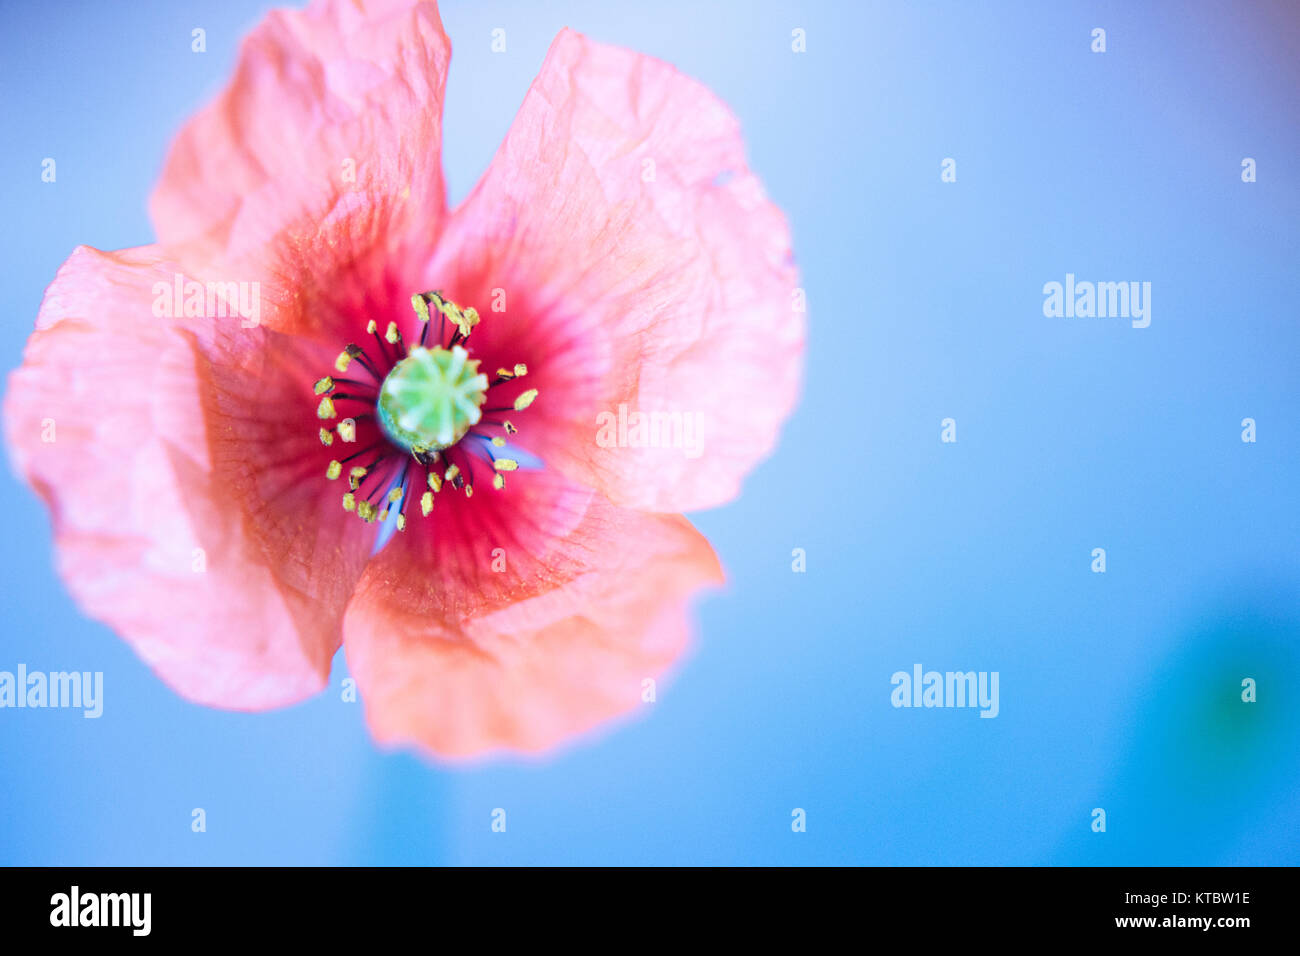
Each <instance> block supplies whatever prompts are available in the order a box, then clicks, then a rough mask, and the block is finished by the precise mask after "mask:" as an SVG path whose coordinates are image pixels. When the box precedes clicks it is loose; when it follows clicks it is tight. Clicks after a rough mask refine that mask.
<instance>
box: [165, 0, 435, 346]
mask: <svg viewBox="0 0 1300 956" xmlns="http://www.w3.org/2000/svg"><path fill="white" fill-rule="evenodd" d="M450 55H451V47H450V44H449V42H448V40H447V37H446V35H445V34H444V32H443V29H442V23H441V21H440V19H439V16H438V9H437V6H436V4H434V3H429V2H414V0H366V2H361V0H320V2H317V3H313V4H312V5H311V6H310V7H308V8H307V9H306V10H302V11H296V10H288V11H285V10H277V11H273V12H272V13H271V14H269V15H268V16H267V18H266V19H265V20H264V21H263V22H262V23H261V24H260V25H259V26H258V27H257V28H256V29H254V30H253V32H252V33H251V34H250V35H249V36H248V37H247V38H246V39H245V41H244V43H243V46H242V48H241V51H240V56H239V62H238V65H237V67H236V69H235V75H234V78H233V79H232V80H231V82H230V85H229V86H228V87H227V88H226V89H225V90H224V91H223V92H222V93H221V94H220V95H219V96H218V97H217V99H216V100H215V101H214V102H212V103H211V104H209V105H208V106H207V107H206V108H204V109H203V110H202V111H200V112H199V113H198V114H197V115H196V116H195V117H194V119H192V120H191V121H190V122H189V123H188V124H187V125H186V126H185V127H184V129H183V130H182V131H181V133H180V134H179V136H178V137H177V139H176V141H175V143H174V144H173V146H172V149H171V152H170V154H169V155H168V157H167V161H166V164H165V166H164V168H163V172H162V177H161V179H160V182H159V184H158V187H157V189H156V191H155V192H154V195H153V197H152V200H151V212H152V215H153V219H154V223H155V227H156V229H157V232H158V241H159V242H160V243H162V244H165V245H167V246H168V247H169V248H172V249H174V250H176V253H177V255H178V257H179V258H180V259H181V262H182V264H183V265H185V266H187V267H190V268H194V267H195V264H196V263H201V264H203V265H204V266H205V267H207V269H208V272H209V273H213V272H216V273H217V277H218V278H222V279H229V280H235V281H240V280H243V281H253V280H256V281H259V282H262V283H263V284H264V285H266V286H268V288H267V289H266V290H265V291H266V293H267V295H270V296H273V297H276V298H277V299H278V300H279V303H280V305H281V310H280V312H279V313H278V316H279V318H280V319H281V320H283V321H284V322H285V323H286V325H285V327H284V328H282V329H281V330H282V331H292V332H296V333H299V334H311V333H312V331H313V330H314V329H318V328H319V327H320V326H321V325H322V323H325V324H328V323H331V322H332V321H333V320H335V319H336V318H337V316H338V313H339V311H340V309H341V308H343V307H348V308H349V309H350V311H352V312H355V311H356V310H357V309H359V308H365V307H368V306H371V305H373V304H374V302H375V301H376V300H378V301H379V302H380V307H379V311H380V314H376V315H374V316H372V317H374V318H377V319H380V320H382V319H383V318H384V317H385V313H386V312H387V310H389V309H391V308H393V307H394V305H402V306H406V303H407V302H408V300H409V298H410V296H411V294H412V293H413V292H415V291H421V290H420V289H418V288H412V286H416V285H418V284H419V282H420V281H421V280H420V278H419V274H418V270H419V266H420V265H423V264H424V263H426V262H427V259H428V255H429V250H430V249H431V248H432V246H433V244H434V243H435V241H436V239H437V236H438V233H439V230H440V228H441V225H442V221H443V215H444V209H445V193H444V186H443V178H442V168H441V150H442V103H443V90H444V86H445V82H446V73H447V64H448V61H449V59H450ZM383 277H387V279H388V283H389V284H391V286H392V288H391V289H389V288H387V287H386V284H385V280H384V278H383ZM390 292H391V293H393V295H389V294H388V293H390ZM390 299H391V300H392V301H390ZM291 302H296V304H297V306H298V308H296V309H290V308H288V306H289V305H290V304H291ZM406 308H407V313H408V314H409V306H406Z"/></svg>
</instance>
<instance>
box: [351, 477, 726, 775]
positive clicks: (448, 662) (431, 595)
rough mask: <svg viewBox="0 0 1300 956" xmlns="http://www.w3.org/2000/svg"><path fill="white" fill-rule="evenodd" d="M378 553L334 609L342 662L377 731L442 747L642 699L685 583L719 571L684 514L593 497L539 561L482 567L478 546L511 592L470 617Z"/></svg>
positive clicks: (524, 736) (601, 717)
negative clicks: (340, 616)
mask: <svg viewBox="0 0 1300 956" xmlns="http://www.w3.org/2000/svg"><path fill="white" fill-rule="evenodd" d="M476 500H477V496H476ZM486 545H487V543H486V542H485V546H486ZM382 557H383V556H382V555H381V556H380V559H377V561H376V562H375V564H374V565H372V568H371V569H370V570H368V571H367V573H366V575H365V576H364V577H363V578H362V580H361V583H360V584H359V585H358V587H357V592H356V595H355V597H354V598H353V601H352V604H351V605H350V606H349V608H348V611H347V615H346V617H345V620H344V635H345V639H344V640H345V647H346V650H347V655H348V666H349V668H350V669H351V672H352V674H353V676H354V677H355V678H356V680H357V685H358V687H359V689H360V691H361V695H362V699H363V701H364V703H365V707H366V719H367V721H368V723H369V725H370V728H371V731H372V733H373V734H374V736H375V738H376V739H377V740H378V741H380V742H381V743H385V744H390V745H414V746H416V747H418V748H420V749H422V750H424V751H425V752H428V753H431V754H434V755H438V756H443V757H463V756H470V755H478V754H483V753H486V752H488V751H493V750H502V749H504V750H517V751H538V750H543V749H547V748H551V747H554V746H555V745H557V744H558V743H560V742H561V741H563V740H565V739H567V738H569V737H571V736H573V735H575V734H578V733H581V732H583V731H586V730H589V729H591V728H593V727H595V726H596V725H597V724H600V723H602V722H604V721H606V720H608V719H610V718H612V717H615V716H617V715H619V714H623V713H625V712H627V711H629V710H632V709H634V708H636V707H639V706H643V703H642V695H643V691H644V684H643V682H644V681H646V680H647V679H656V678H658V677H659V676H661V675H662V674H663V672H664V670H665V669H666V668H667V667H668V666H669V665H670V664H671V663H672V662H673V661H674V660H676V659H677V657H678V656H679V655H680V654H681V653H682V651H683V649H684V648H685V646H686V644H687V640H688V637H689V629H690V625H689V615H688V612H687V600H688V598H689V596H690V595H691V594H693V593H694V592H695V591H697V590H698V589H699V588H701V587H704V586H707V585H712V584H717V583H719V582H720V581H721V579H722V574H721V570H720V568H719V566H718V563H717V559H716V557H715V556H714V554H713V551H712V549H711V548H710V547H709V544H708V542H707V541H706V540H705V539H704V538H703V537H702V536H701V535H700V534H699V532H697V531H696V530H695V529H694V528H693V527H692V526H691V525H690V523H689V522H688V521H687V520H686V519H685V518H683V517H681V516H679V515H651V514H645V513H642V512H637V511H632V510H629V509H624V508H618V507H616V506H614V505H611V504H610V503H609V502H608V501H607V500H605V499H603V498H593V499H591V500H590V502H589V505H588V507H587V509H586V511H585V513H584V514H583V515H582V518H581V521H580V522H579V523H578V525H577V526H576V527H574V528H573V529H572V530H571V531H570V532H569V533H568V534H567V535H566V536H565V537H564V538H563V539H560V540H558V541H556V542H554V543H553V545H552V551H551V553H550V554H549V555H548V556H547V557H546V558H545V559H544V560H537V559H535V558H534V557H533V556H531V555H529V554H527V553H517V552H511V551H509V550H507V551H506V552H505V561H506V563H505V565H504V567H503V568H502V570H500V571H498V572H493V571H492V570H491V568H492V561H493V558H494V555H493V554H492V550H491V548H490V547H488V548H486V550H485V551H484V553H483V558H482V568H483V569H484V572H485V573H487V574H492V573H497V575H498V576H499V577H501V578H503V579H505V580H507V581H509V582H510V583H509V584H508V585H506V586H505V588H504V589H503V590H501V591H499V592H498V593H499V595H500V596H502V597H504V595H505V594H506V593H507V591H509V592H513V595H514V600H497V601H494V602H493V603H492V604H490V605H487V606H484V607H481V608H480V609H479V610H478V611H477V613H473V614H472V615H470V616H464V617H463V616H458V615H456V614H455V613H443V614H439V613H437V609H439V608H445V609H447V611H449V612H455V611H456V610H463V608H458V607H456V606H455V605H449V604H448V601H447V600H446V599H445V598H443V597H442V596H441V595H440V594H438V593H437V592H438V591H439V589H440V588H441V587H442V584H441V583H440V582H441V581H442V580H445V578H436V577H433V576H431V575H429V569H428V568H426V567H419V566H416V567H411V566H410V564H409V562H401V563H392V564H388V565H387V567H385V566H384V565H383V563H382ZM498 567H501V566H500V565H498ZM404 568H405V570H403V569H404ZM396 575H404V577H405V580H406V581H407V583H408V584H410V585H411V586H410V587H397V588H395V587H394V586H393V585H394V583H395V582H394V580H393V579H394V576H396ZM414 588H423V589H425V590H426V592H427V595H426V596H425V597H424V598H423V599H421V597H420V595H419V593H418V592H417V591H415V590H414Z"/></svg>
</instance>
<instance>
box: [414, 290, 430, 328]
mask: <svg viewBox="0 0 1300 956" xmlns="http://www.w3.org/2000/svg"><path fill="white" fill-rule="evenodd" d="M411 308H413V309H415V314H416V316H418V317H419V319H420V321H421V322H428V321H429V303H428V302H426V301H425V299H424V296H423V295H413V296H411Z"/></svg>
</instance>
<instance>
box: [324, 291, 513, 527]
mask: <svg viewBox="0 0 1300 956" xmlns="http://www.w3.org/2000/svg"><path fill="white" fill-rule="evenodd" d="M411 306H412V307H413V308H414V309H415V315H416V319H417V320H418V323H419V324H418V325H417V326H416V329H415V331H416V332H417V333H418V342H417V344H415V345H412V346H410V347H409V348H408V347H407V345H406V342H405V340H404V339H403V338H402V332H401V330H400V329H399V328H398V326H397V323H396V322H389V323H388V328H387V330H386V331H385V332H384V334H383V335H380V334H379V328H378V326H377V324H376V323H375V322H374V321H373V320H372V321H371V322H369V323H368V324H367V327H366V332H367V333H368V334H370V335H372V336H374V340H375V341H374V344H373V345H372V346H371V347H370V349H371V350H370V351H367V350H366V349H365V348H362V347H361V346H360V345H357V344H356V343H351V342H350V343H348V345H347V346H346V347H345V348H344V349H343V351H342V352H340V353H339V357H338V359H337V360H335V362H334V372H336V373H337V374H336V375H327V376H325V377H324V378H322V379H319V380H317V382H316V384H315V386H314V387H313V391H314V392H315V394H316V395H317V396H319V397H320V404H319V405H318V406H317V408H316V416H317V418H319V419H320V420H321V421H322V422H331V421H333V420H334V419H336V418H338V419H341V420H340V421H339V422H338V424H337V425H332V426H331V427H329V428H325V427H322V428H321V429H320V440H321V444H322V445H325V446H327V447H328V446H332V445H333V444H334V441H335V439H336V438H337V439H338V440H339V441H340V442H341V443H342V444H343V445H344V446H347V445H352V444H356V445H357V446H359V448H358V450H357V451H354V452H352V453H351V454H343V455H340V457H338V458H334V459H331V460H330V463H329V466H328V467H327V468H326V469H325V477H326V478H328V479H330V480H331V481H334V480H337V479H339V478H341V477H342V476H343V475H344V474H345V473H346V475H347V481H348V486H349V489H350V490H349V491H348V492H347V493H346V494H344V495H343V508H344V510H345V511H351V512H355V513H356V515H357V517H359V518H361V519H363V520H364V521H366V522H371V521H375V520H376V519H378V520H379V521H383V520H385V519H386V518H387V517H388V514H389V509H390V508H391V509H393V510H395V511H396V512H397V521H396V526H397V530H399V531H404V530H406V510H407V503H408V501H410V500H413V499H415V498H418V499H419V503H420V513H421V514H422V515H424V516H425V517H428V515H429V513H430V512H431V511H432V510H433V499H434V495H435V494H436V493H438V492H440V491H442V490H443V488H444V487H448V486H449V487H451V488H452V489H455V490H459V491H464V492H465V495H466V497H471V496H473V494H474V477H475V475H476V474H477V473H483V472H486V473H487V474H489V475H491V482H492V487H493V488H494V489H496V490H497V491H502V490H504V489H505V486H506V482H505V473H508V472H512V471H515V470H516V469H518V467H519V462H517V461H515V460H514V459H513V458H507V457H503V456H502V454H501V451H500V450H501V449H504V448H506V447H507V446H506V438H505V436H507V435H513V434H515V433H516V432H517V431H518V429H517V428H515V426H514V425H513V424H512V423H511V422H510V420H509V419H507V418H502V417H499V416H502V415H507V414H509V413H510V412H512V411H514V412H522V411H523V410H524V409H526V408H528V406H530V405H531V404H532V403H533V401H534V400H535V399H536V398H537V389H535V388H529V389H524V390H519V389H518V387H517V386H516V385H515V384H514V383H516V382H517V381H518V380H519V379H521V378H523V377H524V376H525V375H527V374H528V368H527V366H525V365H524V364H523V363H519V364H517V365H514V366H512V367H510V368H499V369H497V371H496V376H495V377H494V378H492V380H491V381H489V380H488V377H487V376H486V375H483V374H481V373H480V372H479V370H478V369H479V360H478V359H471V358H470V357H469V351H468V350H467V349H466V348H465V346H464V343H465V342H467V341H469V336H470V333H471V332H472V331H473V330H474V326H476V325H478V323H479V314H478V312H477V311H475V310H474V309H472V308H466V309H462V308H461V307H460V306H458V305H457V304H456V303H454V302H452V301H451V300H450V299H446V298H444V297H443V296H442V295H441V294H440V293H438V292H423V293H421V294H419V295H414V296H412V297H411ZM444 343H445V344H444ZM354 367H355V368H356V369H358V370H359V372H357V373H356V374H357V376H358V377H356V378H343V377H341V376H343V375H352V374H353V368H354ZM498 389H500V391H497V390H498ZM489 392H491V393H492V394H491V397H492V398H493V404H492V405H491V406H489V407H486V408H485V407H484V405H485V404H487V399H488V398H489ZM502 392H504V394H502ZM344 403H346V404H344ZM340 406H341V407H340ZM354 409H355V410H354Z"/></svg>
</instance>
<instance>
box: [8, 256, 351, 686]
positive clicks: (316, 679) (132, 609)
mask: <svg viewBox="0 0 1300 956" xmlns="http://www.w3.org/2000/svg"><path fill="white" fill-rule="evenodd" d="M176 270H177V266H176V265H175V264H174V263H173V262H171V261H169V260H168V258H167V257H166V256H165V255H164V254H163V252H162V251H161V250H160V249H159V248H158V247H156V246H146V247H141V248H138V249H128V250H124V251H122V252H117V253H104V252H99V251H97V250H94V249H90V248H86V247H81V248H79V249H77V250H76V251H75V252H74V253H73V255H72V256H71V258H69V260H68V261H67V262H66V263H65V264H64V265H63V267H62V268H61V269H60V270H59V273H58V275H57V276H56V277H55V280H54V282H53V283H52V284H51V285H50V287H49V289H48V290H47V292H46V296H45V300H44V302H43V303H42V306H41V311H40V315H39V317H38V319H37V323H36V331H35V332H34V333H33V334H32V336H31V339H30V340H29V342H28V346H27V350H26V353H25V355H24V361H23V365H22V367H21V368H19V369H18V370H17V371H15V372H14V373H13V374H12V375H11V377H10V380H9V390H8V394H7V396H6V400H5V409H4V413H5V427H6V431H7V434H8V439H9V444H10V447H11V449H12V451H13V457H14V460H15V463H16V466H17V468H18V471H19V472H20V473H21V474H22V475H23V476H24V477H25V478H26V479H27V480H28V481H29V482H30V483H31V484H32V486H33V487H34V488H35V490H36V491H37V492H38V493H39V494H40V496H41V497H42V498H43V499H44V500H45V502H46V504H47V505H48V506H49V508H50V512H51V515H52V518H53V525H54V534H55V544H56V550H57V554H58V566H59V571H60V573H61V575H62V577H63V579H64V581H65V582H66V584H67V587H68V589H69V590H70V591H71V592H72V593H73V595H74V596H75V597H76V599H77V600H78V601H79V603H80V604H81V606H82V607H83V608H84V610H85V611H86V613H87V614H89V615H90V616H92V617H95V618H98V619H100V620H102V621H104V622H106V623H107V624H108V625H109V626H111V627H112V628H113V629H114V630H116V631H118V632H119V633H120V634H121V635H122V636H123V637H124V638H125V639H126V640H127V641H128V642H130V643H131V644H132V646H133V647H134V648H135V649H136V651H137V652H138V653H139V654H140V656H141V657H142V658H143V659H144V660H145V661H146V662H147V663H149V665H150V666H152V667H153V668H154V669H155V670H156V671H157V672H158V673H159V675H160V676H161V677H162V678H163V679H164V680H165V681H166V682H167V683H168V684H170V685H171V686H172V687H173V688H174V689H175V690H176V691H177V692H179V693H180V694H182V695H184V696H185V697H187V698H190V699H192V700H196V701H199V702H201V703H205V704H210V705H214V706H221V707H231V708H247V709H258V708H264V707H272V706H278V705H283V704H288V703H292V702H294V701H297V700H301V699H302V698H304V697H305V696H307V695H309V694H311V693H313V692H315V691H317V690H319V689H320V688H321V686H322V685H323V684H324V682H325V680H326V679H327V676H328V674H329V668H330V662H331V658H332V656H333V654H334V652H335V650H336V649H337V648H338V645H339V643H340V640H341V631H340V619H341V616H342V610H343V607H344V605H345V603H346V601H347V598H348V596H349V594H350V592H351V589H352V586H353V583H354V582H355V581H356V579H357V577H358V576H359V575H360V572H361V568H362V566H363V564H364V561H365V559H366V556H367V553H368V549H369V543H368V541H367V540H365V539H364V537H363V536H358V537H355V538H350V537H349V536H347V535H345V534H344V531H345V530H349V529H346V528H345V527H344V525H345V522H346V515H345V514H344V512H343V511H342V508H341V507H340V506H339V492H338V490H337V489H336V488H331V487H329V484H330V483H329V482H327V481H326V480H325V479H324V476H323V474H319V473H317V471H318V470H316V469H313V474H311V475H307V474H299V472H300V471H301V469H302V462H303V461H304V460H306V448H307V447H309V446H310V445H311V443H312V442H315V443H316V445H317V447H318V446H319V438H318V436H317V435H316V433H315V432H316V428H315V423H314V422H313V421H312V418H313V412H312V407H313V406H312V401H311V395H310V391H311V389H310V381H307V382H304V381H303V378H302V376H303V372H302V369H301V367H300V366H301V364H302V360H300V358H299V357H297V356H296V348H297V347H296V346H293V345H292V344H291V343H289V341H288V340H286V339H285V338H284V337H283V336H277V335H276V334H275V333H271V332H269V331H267V330H265V329H243V328H241V327H240V325H239V320H238V319H237V318H236V319H235V320H233V321H231V320H229V319H221V320H218V322H217V323H215V324H214V323H211V322H209V321H206V320H203V319H200V320H197V321H196V320H193V319H172V318H168V317H166V316H158V315H155V314H154V312H153V307H154V305H155V303H156V302H157V294H158V293H157V290H158V289H160V288H162V287H163V286H165V285H166V284H168V283H171V282H173V281H174V276H175V273H176ZM309 358H314V356H310V357H309ZM304 393H305V395H304Z"/></svg>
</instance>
